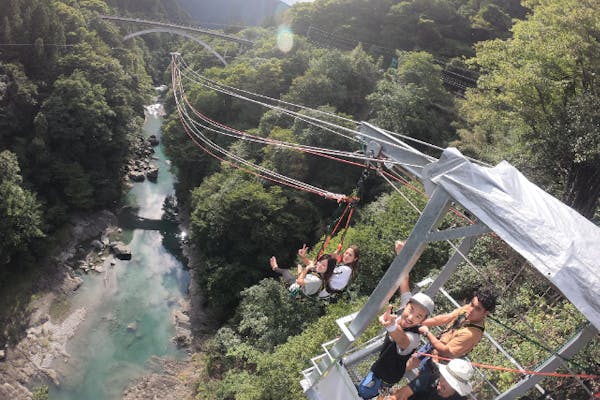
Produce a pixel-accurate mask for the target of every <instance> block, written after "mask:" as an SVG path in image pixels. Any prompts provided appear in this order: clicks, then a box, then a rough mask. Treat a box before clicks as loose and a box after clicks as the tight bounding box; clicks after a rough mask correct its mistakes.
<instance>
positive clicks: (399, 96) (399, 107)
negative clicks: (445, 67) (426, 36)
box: [368, 52, 456, 146]
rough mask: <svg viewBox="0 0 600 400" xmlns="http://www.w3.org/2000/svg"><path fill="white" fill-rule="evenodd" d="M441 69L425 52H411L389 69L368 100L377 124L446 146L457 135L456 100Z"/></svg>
mask: <svg viewBox="0 0 600 400" xmlns="http://www.w3.org/2000/svg"><path fill="white" fill-rule="evenodd" d="M440 73H441V67H439V66H438V65H436V64H435V63H434V60H433V57H432V56H431V55H430V54H428V53H424V52H419V53H407V54H406V55H405V56H404V57H403V58H402V59H401V60H400V65H399V66H398V70H388V71H387V72H386V74H385V75H384V77H383V79H382V80H380V81H379V82H377V87H376V89H375V91H374V92H373V93H372V94H371V95H369V97H368V100H369V102H370V104H371V107H372V108H373V114H374V118H373V122H374V123H375V124H376V125H378V126H380V127H382V128H384V129H389V130H392V131H394V132H400V133H404V134H406V135H409V136H411V137H414V138H416V139H419V140H423V141H426V142H428V143H433V144H437V145H440V146H445V145H446V143H447V142H448V140H450V139H452V137H453V136H454V130H453V128H452V127H451V126H450V123H451V121H452V120H453V119H454V118H455V115H456V114H455V111H454V100H453V95H451V94H450V93H449V92H448V91H447V90H446V89H445V88H444V86H443V82H442V78H441V75H440Z"/></svg>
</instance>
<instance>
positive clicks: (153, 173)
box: [146, 167, 158, 182]
mask: <svg viewBox="0 0 600 400" xmlns="http://www.w3.org/2000/svg"><path fill="white" fill-rule="evenodd" d="M146 178H148V180H149V181H150V182H156V181H157V179H158V167H154V168H151V169H150V170H149V171H148V172H146Z"/></svg>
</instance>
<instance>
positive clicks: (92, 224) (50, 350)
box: [0, 211, 116, 400]
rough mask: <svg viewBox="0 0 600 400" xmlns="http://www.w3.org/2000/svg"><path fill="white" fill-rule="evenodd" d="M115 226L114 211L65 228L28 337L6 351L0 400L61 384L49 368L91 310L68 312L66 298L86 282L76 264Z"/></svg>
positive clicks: (35, 302)
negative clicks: (45, 385) (36, 387)
mask: <svg viewBox="0 0 600 400" xmlns="http://www.w3.org/2000/svg"><path fill="white" fill-rule="evenodd" d="M115 224H116V217H115V215H114V214H113V213H111V212H109V211H101V212H98V213H94V214H89V215H80V216H76V217H74V218H73V219H72V221H71V223H70V224H69V225H68V226H67V227H66V229H65V232H66V233H65V236H64V238H63V243H62V246H61V248H62V251H60V252H59V253H58V254H57V255H55V256H53V257H51V258H50V261H49V263H51V264H53V265H52V266H47V267H46V269H45V270H46V271H52V276H47V277H44V278H43V280H44V282H41V283H40V286H41V287H46V288H47V290H43V291H40V292H39V293H36V294H35V295H34V296H32V300H31V302H30V304H29V305H28V307H27V309H28V310H29V311H30V314H29V315H22V316H20V318H25V319H27V320H28V326H29V328H28V329H27V331H26V336H25V337H24V338H23V339H21V340H20V341H19V342H18V343H17V344H16V345H14V346H9V347H7V348H6V358H5V360H4V361H3V362H0V399H11V400H21V399H23V400H25V399H31V398H32V396H33V395H32V393H31V392H30V391H29V390H28V388H27V387H28V386H29V385H31V383H32V382H33V381H37V382H43V381H47V380H51V381H53V382H54V383H59V377H58V374H57V373H56V371H54V370H53V369H52V368H50V364H51V363H52V361H54V360H55V359H56V358H57V357H63V358H66V359H68V357H69V355H68V353H67V351H66V348H65V346H66V343H67V341H68V340H69V339H70V338H71V337H73V335H75V333H76V332H77V328H78V327H79V325H80V324H81V322H82V321H83V320H84V319H85V315H86V312H87V310H86V308H85V307H82V308H78V309H76V310H69V313H68V314H67V313H66V311H67V310H65V299H66V298H67V297H69V296H71V295H72V294H73V293H74V292H75V291H77V290H78V289H79V287H80V286H81V284H82V283H83V280H82V279H81V278H80V277H79V276H78V273H77V271H76V269H77V265H80V264H81V261H82V260H86V259H88V258H89V255H90V251H89V250H90V248H91V247H90V246H91V241H92V240H95V239H97V238H99V237H101V233H102V232H106V231H107V230H108V229H109V227H111V226H114V225H115Z"/></svg>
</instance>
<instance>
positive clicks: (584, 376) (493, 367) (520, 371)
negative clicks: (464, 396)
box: [416, 351, 600, 397]
mask: <svg viewBox="0 0 600 400" xmlns="http://www.w3.org/2000/svg"><path fill="white" fill-rule="evenodd" d="M416 354H418V355H420V356H425V357H431V358H435V359H438V360H443V361H450V360H452V358H446V357H440V356H437V355H433V354H427V353H422V352H420V351H417V352H416ZM471 365H473V366H474V367H479V368H484V369H491V370H495V371H505V372H513V373H515V374H523V375H542V376H554V377H559V378H581V379H593V380H595V379H598V378H600V376H598V375H592V374H562V373H559V372H539V371H531V370H528V369H514V368H506V367H498V366H496V365H488V364H479V363H475V362H471ZM596 397H599V395H598V394H597V395H596Z"/></svg>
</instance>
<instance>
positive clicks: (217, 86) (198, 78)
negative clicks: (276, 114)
mask: <svg viewBox="0 0 600 400" xmlns="http://www.w3.org/2000/svg"><path fill="white" fill-rule="evenodd" d="M179 58H180V59H181V63H182V65H183V66H184V67H185V70H184V71H183V72H182V74H183V75H184V76H186V77H188V78H190V80H191V81H192V82H195V83H198V84H200V85H202V86H204V87H207V88H209V89H212V90H216V91H218V92H220V93H223V94H226V95H229V96H233V97H236V98H239V99H241V100H246V101H251V102H253V103H256V104H259V105H262V106H264V107H267V108H270V109H273V110H276V111H280V112H282V113H284V114H286V115H289V116H292V117H295V118H299V119H300V120H302V121H304V122H307V123H309V124H312V125H316V126H318V127H320V128H322V129H325V130H328V131H330V132H332V133H335V134H337V135H341V136H343V137H345V138H347V139H349V140H352V141H355V142H360V140H359V139H357V138H356V137H355V136H364V137H368V138H371V139H376V138H374V137H372V136H370V135H368V134H364V133H362V132H358V131H356V130H353V129H350V128H347V127H344V126H340V125H337V124H332V123H329V122H327V121H322V120H319V119H318V118H314V117H310V116H307V115H304V114H299V113H297V112H295V111H292V110H288V109H285V108H282V107H279V106H276V105H273V104H268V103H264V102H260V101H258V100H254V99H251V98H249V97H245V96H243V95H240V94H239V93H236V92H240V93H245V94H247V95H249V96H256V97H259V98H263V99H266V100H269V101H272V102H276V103H280V104H285V105H289V106H292V107H297V108H300V109H302V110H306V111H310V112H314V113H317V114H322V115H326V116H329V117H333V118H338V119H340V120H343V121H346V122H351V123H354V124H358V122H357V121H354V120H352V119H349V118H345V117H341V116H339V115H336V114H333V113H330V112H327V111H323V110H318V109H314V108H310V107H306V106H303V105H299V104H295V103H291V102H287V101H283V100H280V99H275V98H272V97H269V96H265V95H262V94H258V93H254V92H250V91H247V90H243V89H239V88H235V87H233V86H228V85H225V84H222V83H219V82H217V81H214V80H212V79H210V78H207V77H206V76H203V75H201V74H200V73H198V72H196V71H194V70H193V69H192V68H191V66H189V64H187V63H186V62H185V60H184V59H183V58H182V57H179ZM186 71H189V72H186ZM192 77H193V78H192ZM194 78H195V79H194ZM307 119H309V120H310V121H307ZM323 124H327V125H328V126H330V127H334V128H337V129H342V130H345V131H346V132H350V133H352V134H353V136H348V135H343V134H341V133H340V132H337V131H335V132H334V131H331V130H329V129H327V127H325V126H323ZM383 131H384V132H386V133H388V134H390V135H393V136H397V137H400V138H402V139H404V140H407V141H410V142H414V143H418V144H420V145H423V146H426V147H429V148H431V149H434V150H437V151H444V148H442V147H440V146H436V145H434V144H431V143H428V142H425V141H423V140H420V139H416V138H413V137H411V136H408V135H405V134H401V133H397V132H393V131H389V130H386V129H383ZM378 140H379V141H380V142H382V143H386V144H388V145H391V146H395V147H399V146H398V144H397V143H393V142H388V141H382V140H380V139H378ZM400 147H402V146H400ZM403 148H404V147H403ZM428 157H429V156H428ZM466 158H467V159H468V160H470V161H472V162H476V163H478V164H481V165H485V166H488V167H489V166H490V165H489V164H487V163H485V162H483V161H480V160H477V159H475V158H472V157H466ZM431 159H432V161H433V160H434V159H433V158H431Z"/></svg>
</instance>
